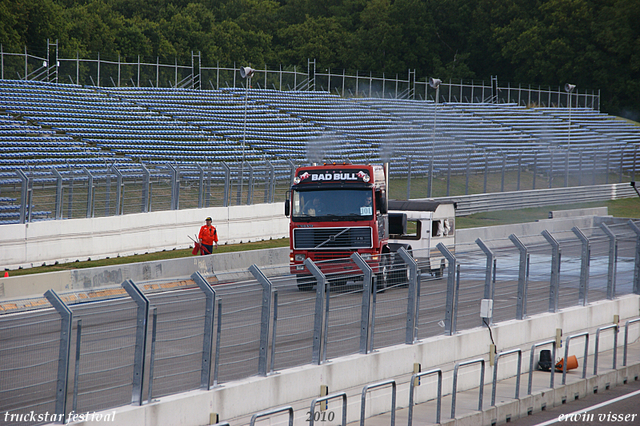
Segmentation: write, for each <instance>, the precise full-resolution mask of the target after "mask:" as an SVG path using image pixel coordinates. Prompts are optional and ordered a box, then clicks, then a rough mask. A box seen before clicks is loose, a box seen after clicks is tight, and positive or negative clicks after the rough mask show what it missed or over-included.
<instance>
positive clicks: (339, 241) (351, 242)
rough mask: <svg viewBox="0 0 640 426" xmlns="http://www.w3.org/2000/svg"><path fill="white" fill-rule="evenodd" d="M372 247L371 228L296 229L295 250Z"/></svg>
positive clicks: (294, 234)
mask: <svg viewBox="0 0 640 426" xmlns="http://www.w3.org/2000/svg"><path fill="white" fill-rule="evenodd" d="M371 247H372V237H371V228H368V227H357V228H296V229H294V230H293V248H295V249H298V250H313V249H317V250H325V249H331V250H335V249H362V248H371Z"/></svg>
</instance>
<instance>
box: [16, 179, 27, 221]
mask: <svg viewBox="0 0 640 426" xmlns="http://www.w3.org/2000/svg"><path fill="white" fill-rule="evenodd" d="M16 173H17V174H18V177H19V178H20V180H21V181H22V182H21V183H20V223H25V222H26V218H27V208H28V206H27V204H28V202H29V196H28V194H27V191H28V190H29V178H28V177H27V175H26V174H25V173H24V172H23V171H22V170H20V169H17V170H16Z"/></svg>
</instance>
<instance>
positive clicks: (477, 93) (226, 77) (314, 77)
mask: <svg viewBox="0 0 640 426" xmlns="http://www.w3.org/2000/svg"><path fill="white" fill-rule="evenodd" d="M58 51H59V45H58V41H57V40H56V42H50V41H49V40H47V56H46V57H42V56H38V55H34V54H32V53H29V52H28V51H27V48H26V46H25V48H24V52H20V53H19V52H6V51H4V49H2V45H0V79H5V78H15V77H16V76H17V77H18V78H19V79H20V80H38V81H47V82H54V83H58V82H67V81H69V82H71V83H72V84H79V85H92V86H98V87H99V86H114V87H156V88H157V87H171V88H189V89H202V88H203V87H204V88H209V87H210V88H213V89H220V88H229V87H233V88H241V87H243V85H244V79H243V78H242V77H241V75H240V70H239V68H240V65H242V64H236V63H235V62H234V63H233V65H227V66H220V63H219V61H218V62H216V63H215V65H213V64H212V62H214V60H212V59H209V60H208V63H206V62H207V61H206V58H205V63H204V64H203V58H202V55H201V53H200V52H191V54H190V61H189V62H188V63H186V64H185V63H178V59H177V58H175V59H174V61H172V63H170V62H168V61H167V60H166V59H164V60H163V62H160V58H159V57H155V58H143V57H140V56H139V55H138V56H137V57H136V58H123V57H121V56H120V55H119V54H118V56H117V57H116V56H114V57H106V56H104V55H102V56H101V55H100V52H97V53H93V54H92V55H91V57H89V58H80V57H79V56H78V55H76V57H75V58H62V57H60V56H59V53H58ZM340 71H342V72H340ZM347 72H348V73H349V74H347ZM429 77H430V76H424V77H421V78H418V77H417V76H416V70H407V75H406V76H400V75H398V74H396V75H395V76H393V75H391V76H389V75H386V74H385V73H382V74H377V73H376V74H374V73H373V72H368V73H366V74H365V73H363V72H362V71H359V70H349V71H347V70H335V69H334V70H331V69H327V70H326V72H318V70H316V61H315V59H310V60H308V61H307V67H306V69H300V70H299V69H298V67H297V66H295V65H294V66H285V67H283V66H282V65H279V66H277V67H272V68H269V66H268V65H267V64H265V65H264V68H261V69H256V70H255V72H254V77H253V83H254V84H255V85H256V86H257V87H258V88H265V89H267V88H269V89H271V88H273V89H277V90H309V91H323V92H329V93H335V94H338V95H340V96H343V97H378V98H388V99H422V100H427V99H431V100H435V96H436V89H433V90H431V87H430V86H429V82H428V80H429ZM580 90H581V89H579V88H576V90H575V92H572V93H571V94H568V93H566V92H565V91H564V90H563V88H562V87H560V86H558V87H551V86H546V87H542V86H537V87H536V86H532V85H522V84H518V85H517V86H516V85H514V84H512V83H509V82H507V83H506V84H502V85H499V84H498V79H497V77H492V78H491V80H490V81H484V80H481V81H476V80H471V81H464V80H460V81H459V82H458V81H453V80H449V81H443V82H442V83H441V84H440V87H439V98H438V101H439V102H447V103H451V102H471V103H487V102H490V103H509V104H517V105H523V106H546V107H568V106H569V104H570V105H571V106H572V107H573V108H590V109H595V110H599V109H600V91H599V90H598V91H594V90H584V91H583V92H580Z"/></svg>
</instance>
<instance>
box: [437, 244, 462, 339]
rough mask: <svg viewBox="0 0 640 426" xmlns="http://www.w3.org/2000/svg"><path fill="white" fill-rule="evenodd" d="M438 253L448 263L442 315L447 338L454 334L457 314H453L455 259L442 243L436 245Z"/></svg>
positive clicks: (455, 296) (455, 295)
mask: <svg viewBox="0 0 640 426" xmlns="http://www.w3.org/2000/svg"><path fill="white" fill-rule="evenodd" d="M436 248H437V249H438V250H440V253H442V255H443V256H444V257H445V258H446V259H447V261H448V262H449V265H448V271H447V301H446V304H445V314H444V331H445V333H446V334H448V335H449V336H452V335H453V334H454V333H455V332H456V329H455V317H456V315H457V312H455V300H456V298H457V294H456V291H455V288H456V257H455V256H454V255H453V254H452V253H451V252H450V251H449V249H448V248H447V247H446V246H445V245H444V244H442V243H438V245H437V246H436Z"/></svg>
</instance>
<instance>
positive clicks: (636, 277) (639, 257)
mask: <svg viewBox="0 0 640 426" xmlns="http://www.w3.org/2000/svg"><path fill="white" fill-rule="evenodd" d="M627 224H628V225H629V226H630V227H631V229H633V231H634V232H635V233H636V236H637V237H636V256H635V264H634V265H635V266H634V268H633V292H634V293H635V294H640V228H639V227H638V225H636V224H635V223H633V221H632V220H629V221H628V222H627Z"/></svg>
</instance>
